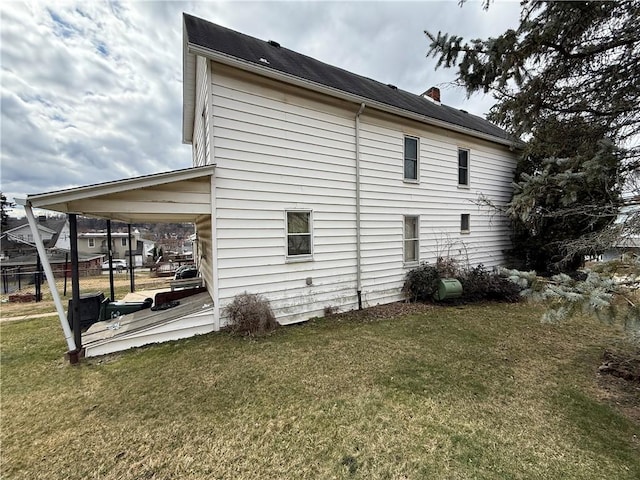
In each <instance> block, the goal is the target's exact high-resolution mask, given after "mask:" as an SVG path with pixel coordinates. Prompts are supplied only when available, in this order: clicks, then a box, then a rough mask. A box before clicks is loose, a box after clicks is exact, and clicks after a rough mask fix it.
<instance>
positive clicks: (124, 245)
mask: <svg viewBox="0 0 640 480" xmlns="http://www.w3.org/2000/svg"><path fill="white" fill-rule="evenodd" d="M121 240H122V246H123V247H126V246H127V239H126V238H122V239H121Z"/></svg>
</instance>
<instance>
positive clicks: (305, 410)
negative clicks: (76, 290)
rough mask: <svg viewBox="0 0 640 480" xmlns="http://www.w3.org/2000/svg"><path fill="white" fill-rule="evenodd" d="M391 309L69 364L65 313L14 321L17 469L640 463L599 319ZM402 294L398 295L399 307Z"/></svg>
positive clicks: (160, 475)
mask: <svg viewBox="0 0 640 480" xmlns="http://www.w3.org/2000/svg"><path fill="white" fill-rule="evenodd" d="M410 310H411V313H410V314H409V315H400V316H391V317H390V316H388V315H387V316H386V317H385V315H384V309H374V310H372V311H371V312H370V314H369V313H367V314H358V315H342V316H336V317H333V318H329V319H324V320H317V321H311V322H308V323H307V324H305V325H301V326H294V327H287V328H281V329H279V330H277V331H276V332H275V333H274V334H272V335H270V336H267V337H264V338H261V339H258V340H249V339H246V338H245V339H242V338H238V337H234V336H231V335H228V334H212V335H207V336H202V337H197V338H193V339H189V340H185V341H180V342H172V343H167V344H163V345H157V346H153V347H148V348H143V349H138V350H134V351H130V352H127V353H121V354H118V355H112V356H107V357H103V358H100V359H93V360H91V359H90V360H88V361H85V362H84V363H82V364H81V365H80V366H79V367H70V366H68V365H67V364H66V363H65V362H64V361H63V359H62V352H64V350H65V348H64V342H63V341H61V336H60V335H59V333H58V331H57V328H56V320H55V318H52V319H40V320H32V321H29V322H21V323H9V324H4V325H1V326H0V328H1V333H2V350H1V353H2V469H1V472H0V474H1V476H2V478H13V479H35V478H48V479H49V478H52V479H57V478H69V479H98V478H100V479H140V478H153V479H175V478H180V479H209V478H233V479H258V478H259V479H284V478H291V479H299V478H314V479H315V478H354V479H378V478H380V479H382V478H388V479H413V478H429V479H477V478H495V479H509V478H511V479H529V478H549V479H556V478H563V479H602V478H616V479H625V478H628V479H636V478H639V477H640V441H639V437H640V425H638V424H637V423H634V422H633V421H630V420H628V419H626V418H625V417H623V416H622V415H620V414H619V413H617V411H616V410H615V408H612V407H611V406H609V405H607V404H606V403H603V401H601V400H599V399H598V398H597V395H596V394H595V392H596V390H597V382H598V378H597V373H596V372H597V366H598V364H599V358H600V355H601V354H602V349H603V346H608V345H610V344H612V343H615V342H618V343H619V342H620V337H619V332H617V331H616V330H614V329H612V328H611V327H607V326H604V325H601V324H597V323H591V322H589V321H588V320H582V321H573V322H570V323H567V324H564V325H561V326H552V325H543V324H540V323H539V321H538V318H539V314H540V311H539V310H536V309H535V308H533V307H530V306H528V305H498V304H495V305H483V306H464V307H452V308H440V307H429V308H411V309H410ZM390 311H394V310H393V308H392V309H390Z"/></svg>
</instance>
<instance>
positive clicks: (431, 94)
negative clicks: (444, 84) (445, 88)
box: [422, 87, 440, 103]
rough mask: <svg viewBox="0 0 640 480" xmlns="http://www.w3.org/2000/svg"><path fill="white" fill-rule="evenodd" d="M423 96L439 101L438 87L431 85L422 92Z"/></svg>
mask: <svg viewBox="0 0 640 480" xmlns="http://www.w3.org/2000/svg"><path fill="white" fill-rule="evenodd" d="M422 96H423V97H424V98H429V99H431V100H433V101H434V102H436V103H440V89H439V88H438V87H431V88H430V89H429V90H427V91H426V92H424V93H423V94H422Z"/></svg>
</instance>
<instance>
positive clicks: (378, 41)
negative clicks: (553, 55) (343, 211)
mask: <svg viewBox="0 0 640 480" xmlns="http://www.w3.org/2000/svg"><path fill="white" fill-rule="evenodd" d="M183 11H184V12H187V13H192V14H194V15H197V16H200V17H202V18H205V19H207V20H210V21H212V22H215V23H219V24H221V25H224V26H227V27H229V28H233V29H235V30H238V31H240V32H243V33H246V34H248V35H252V36H255V37H257V38H261V39H263V40H268V39H273V40H276V41H278V42H280V43H281V44H282V45H283V46H285V47H287V48H290V49H292V50H296V51H298V52H301V53H304V54H306V55H310V56H312V57H314V58H317V59H319V60H322V61H324V62H327V63H330V64H332V65H336V66H339V67H341V68H345V69H347V70H350V71H353V72H355V73H358V74H361V75H364V76H367V77H370V78H373V79H376V80H379V81H381V82H384V83H392V84H394V85H396V86H398V87H399V88H402V89H404V90H408V91H411V92H414V93H422V92H423V91H424V90H426V89H427V88H429V87H430V86H432V85H438V86H440V88H441V89H442V91H443V92H442V95H443V101H444V102H445V103H447V104H449V105H452V106H455V107H458V108H464V109H465V110H468V111H470V112H472V113H476V114H480V115H482V114H484V113H486V112H487V111H488V109H489V107H490V105H491V104H492V101H491V99H490V98H482V97H477V98H476V97H474V98H472V99H470V100H467V99H466V98H465V94H464V92H462V91H460V90H459V89H454V88H452V87H450V85H449V82H450V81H451V80H452V79H453V76H454V72H453V71H447V70H437V71H434V65H435V62H434V61H433V59H427V58H426V57H425V55H426V52H427V49H428V41H427V39H426V37H425V36H424V34H423V31H424V30H425V29H426V30H430V31H433V32H437V31H438V30H442V31H447V32H451V33H456V34H460V35H463V36H465V37H469V38H476V37H486V36H489V35H497V34H499V33H501V32H502V31H504V30H505V29H506V28H508V27H514V26H516V25H517V20H518V12H519V6H518V3H517V2H512V3H501V2H497V3H494V4H492V7H491V8H490V10H489V12H485V11H483V10H482V9H481V7H480V5H479V4H478V3H472V2H470V3H467V4H466V5H465V6H464V7H463V8H459V7H458V5H457V1H456V0H452V1H448V2H426V3H425V2H420V3H418V2H409V3H400V2H368V3H365V2H343V3H328V2H327V3H325V2H282V3H279V2H230V3H223V2H108V3H107V2H93V1H92V2H85V1H75V2H64V3H58V2H51V3H49V4H45V3H40V2H30V3H6V2H5V3H2V5H0V15H1V22H0V35H1V47H0V48H1V55H2V56H1V67H2V105H1V107H2V123H1V144H0V147H1V153H2V162H1V166H2V191H3V192H5V193H6V194H7V195H8V196H9V197H10V198H11V197H13V196H24V195H25V194H28V193H38V192H44V191H51V190H56V189H60V188H67V187H71V186H77V185H83V184H90V183H95V182H98V181H106V180H113V179H119V178H126V177H128V176H135V175H143V174H149V173H154V172H160V171H166V170H171V169H175V168H184V167H187V166H189V165H190V164H191V157H190V155H191V154H190V147H189V146H185V145H182V143H181V138H182V135H181V124H182V113H181V110H182V85H181V82H182V12H183Z"/></svg>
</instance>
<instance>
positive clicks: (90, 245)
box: [87, 238, 96, 248]
mask: <svg viewBox="0 0 640 480" xmlns="http://www.w3.org/2000/svg"><path fill="white" fill-rule="evenodd" d="M87 241H88V242H89V248H93V247H95V246H96V241H95V239H94V238H89V239H88V240H87Z"/></svg>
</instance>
